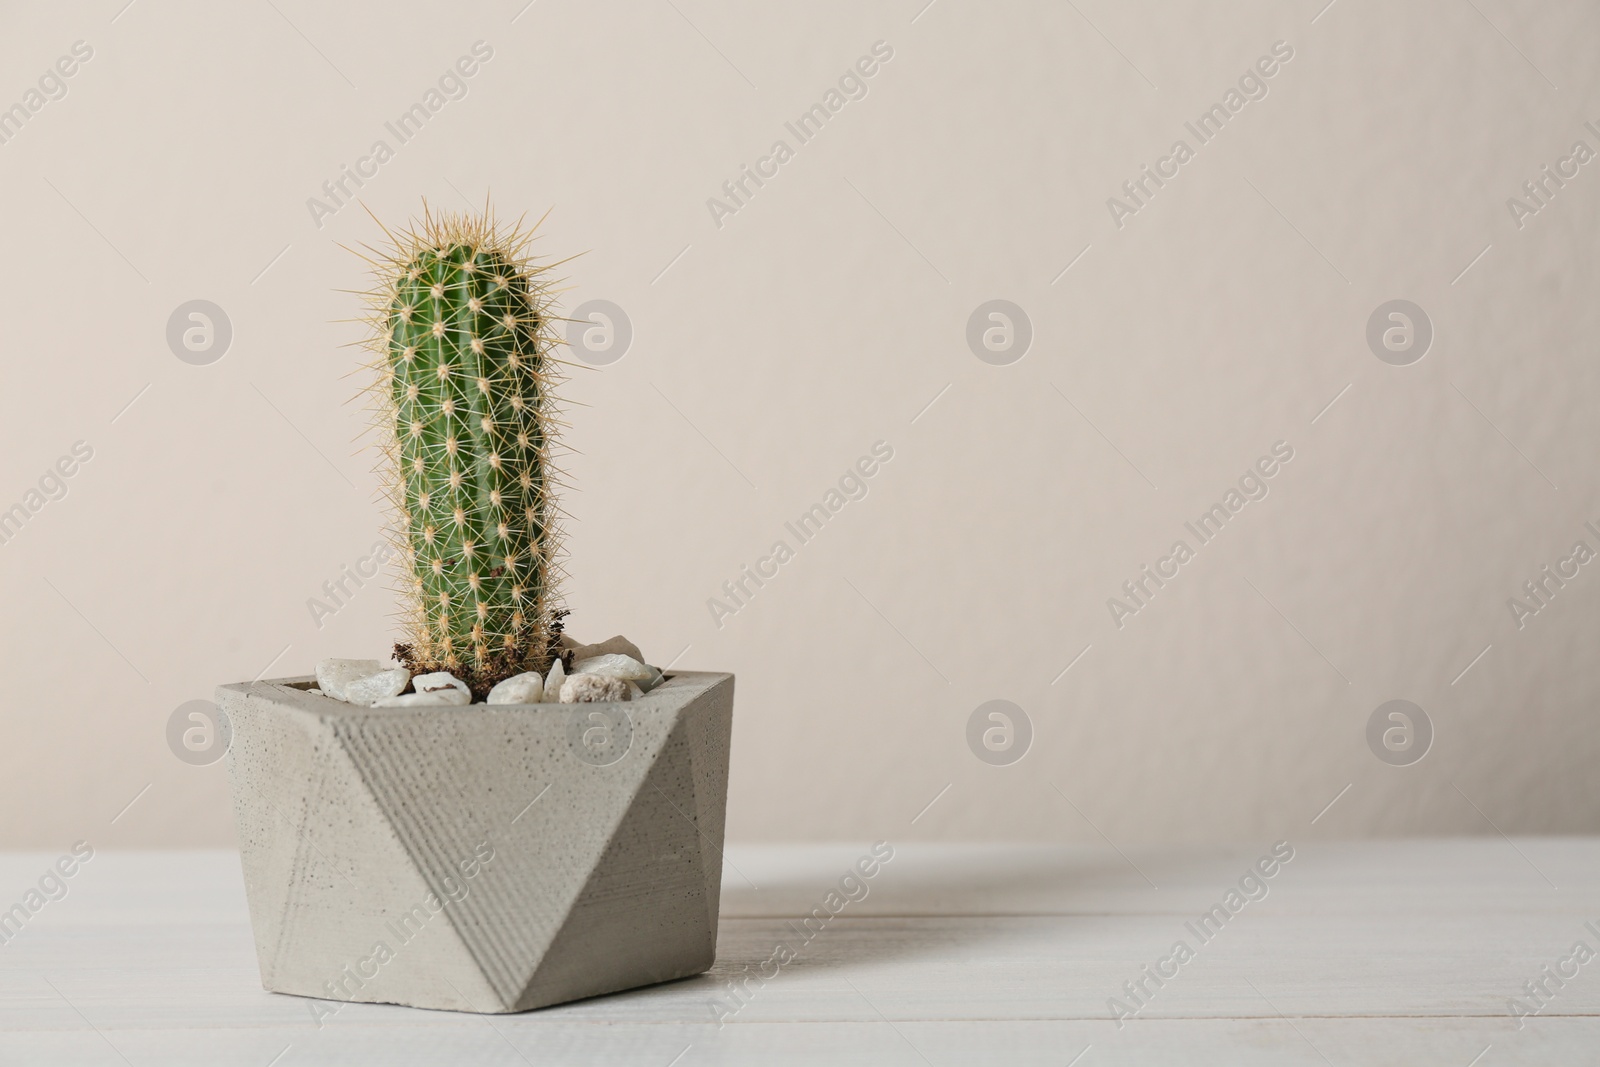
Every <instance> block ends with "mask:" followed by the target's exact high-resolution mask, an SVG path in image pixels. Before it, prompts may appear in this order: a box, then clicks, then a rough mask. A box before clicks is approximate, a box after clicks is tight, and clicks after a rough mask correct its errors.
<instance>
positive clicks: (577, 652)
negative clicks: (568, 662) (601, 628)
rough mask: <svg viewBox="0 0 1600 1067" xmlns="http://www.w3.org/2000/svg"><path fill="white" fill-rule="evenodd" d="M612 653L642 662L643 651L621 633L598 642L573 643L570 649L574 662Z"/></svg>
mask: <svg viewBox="0 0 1600 1067" xmlns="http://www.w3.org/2000/svg"><path fill="white" fill-rule="evenodd" d="M563 636H564V635H563ZM613 654H614V655H621V656H627V657H628V658H629V659H634V660H638V661H639V662H640V663H643V662H644V653H643V652H640V651H639V646H638V645H636V644H634V643H633V642H632V641H629V640H628V639H627V638H626V637H623V636H622V635H621V634H618V635H617V636H615V637H608V638H606V639H605V640H604V641H601V642H599V643H598V644H593V645H574V646H573V649H572V662H574V663H576V662H578V661H579V660H581V659H593V658H594V657H596V656H606V655H613Z"/></svg>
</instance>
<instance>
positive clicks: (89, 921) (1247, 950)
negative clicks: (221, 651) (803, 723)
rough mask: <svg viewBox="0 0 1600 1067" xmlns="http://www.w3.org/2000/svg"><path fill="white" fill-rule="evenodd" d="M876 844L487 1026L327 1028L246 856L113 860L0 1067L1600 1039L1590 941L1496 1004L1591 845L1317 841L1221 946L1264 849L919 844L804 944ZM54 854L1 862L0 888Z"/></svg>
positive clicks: (78, 897) (44, 950)
mask: <svg viewBox="0 0 1600 1067" xmlns="http://www.w3.org/2000/svg"><path fill="white" fill-rule="evenodd" d="M864 851H865V845H840V846H831V845H815V846H813V845H805V846H743V847H739V846H731V847H730V848H729V856H728V859H729V864H728V867H727V870H726V877H725V893H726V899H725V906H724V917H723V921H722V928H721V941H720V945H719V952H718V961H717V964H716V966H715V968H714V969H713V971H712V972H711V973H709V974H707V975H704V976H701V977H698V978H694V979H688V980H685V981H682V982H676V983H670V984H668V985H664V986H659V987H655V988H652V989H647V990H637V991H633V992H630V993H625V994H619V995H616V996H611V997H603V998H597V999H595V1000H591V1001H584V1002H581V1003H578V1004H572V1005H565V1006H561V1007H557V1008H552V1009H548V1010H545V1011H541V1012H535V1013H531V1014H527V1015H521V1016H510V1017H507V1016H501V1017H495V1018H493V1019H485V1018H481V1017H473V1016H464V1015H457V1014H453V1013H448V1012H427V1011H416V1010H411V1009H405V1008H396V1007H388V1006H381V1005H351V1006H348V1007H345V1008H343V1009H342V1010H340V1011H339V1013H338V1014H337V1015H336V1016H334V1017H332V1018H328V1019H325V1020H324V1021H323V1022H322V1024H321V1025H320V1026H319V1025H318V1021H317V1018H316V1015H315V1014H314V1013H313V1011H312V1007H313V1005H316V1004H317V1003H318V1002H314V1001H309V1000H305V999H301V998H295V997H285V996H277V995H273V994H268V993H265V992H263V991H262V990H261V988H260V985H259V982H258V980H257V975H256V968H255V960H254V955H253V942H252V941H251V938H250V934H249V927H248V920H247V916H246V914H245V908H244V896H243V886H242V884H241V881H240V873H239V866H238V860H237V857H236V856H235V855H234V854H232V853H227V852H209V853H165V854H162V853H120V854H119V853H110V852H108V853H102V854H99V855H97V856H96V857H95V859H94V860H93V861H92V862H91V863H89V864H88V865H86V866H85V867H84V869H83V870H82V871H81V872H79V874H78V875H76V876H75V877H74V878H73V879H72V880H71V882H70V883H69V888H70V891H69V893H68V895H67V896H66V897H65V898H64V899H61V900H56V901H52V902H50V903H49V904H47V905H45V907H44V908H43V909H42V910H40V912H39V913H38V914H37V915H35V916H34V917H33V918H32V919H31V920H30V922H29V923H28V925H27V926H26V927H25V928H24V929H23V931H22V932H21V934H19V935H18V936H16V937H14V938H12V939H11V940H10V941H9V942H8V943H6V944H4V945H0V1063H3V1064H12V1063H48V1064H52V1065H53V1064H75V1063H83V1064H117V1063H124V1062H127V1063H133V1064H136V1065H138V1064H144V1063H150V1064H158V1063H159V1064H187V1063H196V1064H200V1063H205V1064H220V1063H241V1064H255V1065H258V1067H266V1065H267V1064H268V1063H269V1062H270V1061H271V1060H272V1059H273V1057H274V1056H278V1055H279V1054H280V1053H282V1056H281V1058H280V1059H279V1060H278V1061H277V1064H276V1067H296V1065H297V1064H320V1063H366V1062H372V1063H380V1062H381V1063H383V1064H385V1065H386V1067H395V1065H405V1064H413V1063H419V1064H420V1063H456V1062H473V1063H500V1062H504V1063H510V1064H519V1063H523V1062H525V1061H524V1059H523V1057H527V1060H529V1061H532V1062H535V1063H539V1064H544V1063H552V1062H555V1063H560V1062H573V1063H592V1064H607V1063H659V1064H661V1065H662V1067H666V1065H667V1064H668V1063H669V1062H670V1061H672V1059H673V1057H675V1056H677V1055H678V1054H679V1053H680V1052H682V1053H683V1055H682V1058H681V1060H680V1061H679V1064H680V1065H681V1067H692V1065H694V1064H701V1063H764V1064H765V1063H777V1064H784V1063H800V1062H830V1063H902V1062H903V1063H913V1064H915V1063H933V1064H945V1063H971V1062H986V1061H987V1062H1001V1061H1003V1062H1008V1063H1035V1062H1037V1063H1051V1064H1055V1065H1058V1067H1059V1065H1063V1064H1066V1063H1067V1062H1068V1061H1069V1060H1071V1059H1072V1057H1074V1056H1076V1055H1078V1054H1079V1053H1080V1052H1083V1056H1082V1059H1081V1060H1080V1061H1079V1063H1080V1064H1081V1067H1090V1065H1092V1064H1103V1063H1130V1064H1131V1063H1177V1062H1182V1063H1212V1062H1215V1063H1219V1064H1220V1063H1228V1064H1247V1063H1302V1062H1303V1063H1319V1064H1321V1063H1335V1064H1343V1063H1352V1064H1354V1063H1363V1064H1365V1063H1385V1062H1393V1063H1406V1064H1419V1063H1449V1064H1456V1065H1458V1067H1467V1064H1468V1063H1469V1062H1470V1061H1472V1059H1473V1057H1474V1056H1477V1055H1479V1053H1480V1052H1483V1050H1484V1049H1485V1048H1489V1051H1488V1052H1486V1053H1483V1058H1482V1059H1481V1060H1480V1061H1479V1064H1480V1067H1493V1065H1495V1064H1505V1063H1530V1064H1531V1063H1553V1062H1586V1060H1584V1059H1581V1058H1578V1057H1579V1056H1580V1055H1583V1056H1588V1057H1589V1059H1595V1058H1600V960H1596V961H1595V962H1593V963H1590V964H1588V965H1586V966H1584V967H1583V968H1582V969H1581V970H1580V971H1579V973H1578V974H1577V976H1575V977H1572V978H1571V979H1569V980H1567V981H1566V982H1565V984H1564V985H1563V986H1562V987H1561V988H1560V989H1559V990H1555V991H1554V995H1553V996H1552V997H1551V998H1550V1002H1549V1005H1548V1007H1547V1008H1546V1009H1545V1010H1544V1011H1543V1013H1542V1014H1541V1016H1540V1017H1538V1018H1533V1019H1529V1020H1527V1021H1526V1022H1525V1024H1524V1025H1523V1026H1522V1027H1521V1028H1520V1029H1519V1028H1518V1026H1517V1023H1516V1021H1515V1020H1513V1019H1512V1018H1511V1016H1510V1015H1509V1014H1508V1013H1507V999H1508V998H1509V997H1512V996H1516V995H1524V996H1525V994H1524V993H1523V989H1522V986H1523V983H1524V982H1525V981H1527V980H1530V979H1538V978H1539V977H1540V970H1541V968H1543V967H1545V966H1546V965H1550V966H1555V964H1556V961H1557V960H1558V958H1559V957H1561V956H1562V955H1564V954H1565V953H1566V952H1567V951H1568V950H1569V948H1570V947H1571V945H1572V944H1573V942H1575V941H1577V940H1579V939H1584V940H1586V941H1587V942H1588V943H1589V944H1590V945H1591V947H1593V948H1595V949H1596V950H1597V951H1600V935H1596V934H1595V933H1593V932H1591V931H1590V930H1589V929H1588V928H1587V927H1586V926H1585V923H1586V922H1589V921H1592V922H1594V924H1595V927H1596V928H1597V929H1600V841H1596V840H1595V839H1587V838H1567V839H1560V838H1549V839H1518V840H1517V841H1515V842H1514V843H1510V842H1507V841H1505V840H1502V839H1500V838H1479V839H1467V840H1443V841H1396V842H1372V843H1345V844H1327V843H1318V844H1314V845H1305V846H1299V847H1297V848H1296V853H1295V857H1294V859H1293V860H1292V861H1290V862H1289V863H1288V864H1287V865H1286V866H1283V868H1282V869H1281V870H1280V871H1278V873H1276V874H1275V875H1274V876H1273V877H1272V878H1271V879H1270V880H1268V881H1267V882H1266V884H1267V887H1268V891H1267V893H1266V896H1265V897H1264V898H1263V899H1260V900H1258V901H1252V902H1250V903H1247V904H1245V905H1244V907H1243V908H1242V909H1241V910H1240V911H1239V913H1238V914H1236V915H1233V916H1232V917H1231V918H1230V919H1229V920H1228V921H1227V923H1226V924H1225V925H1223V927H1222V928H1221V930H1220V932H1218V933H1216V934H1215V936H1214V937H1212V938H1211V939H1210V940H1209V941H1208V942H1201V940H1200V939H1199V938H1197V937H1196V936H1195V935H1194V933H1193V927H1192V925H1191V924H1193V922H1194V921H1195V918H1196V916H1198V915H1199V914H1200V913H1201V912H1202V911H1204V910H1205V909H1206V908H1208V907H1209V906H1210V905H1211V904H1213V903H1216V902H1217V901H1219V900H1221V899H1222V898H1223V895H1224V894H1225V893H1226V891H1227V890H1228V888H1229V887H1230V886H1235V885H1237V883H1238V879H1239V877H1240V875H1241V873H1242V872H1244V871H1246V870H1247V869H1248V868H1249V865H1250V864H1251V863H1252V862H1253V861H1254V859H1255V858H1256V857H1257V856H1258V855H1259V854H1260V853H1261V852H1262V851H1263V850H1262V849H1243V850H1231V849H1190V850H1171V849H1168V850H1155V849H1147V850H1129V851H1128V855H1127V857H1126V858H1124V857H1122V856H1119V855H1118V854H1117V853H1116V852H1114V851H1112V850H1110V849H1104V850H1099V849H1089V848H1077V847H1073V848H1058V847H1051V846H1001V845H984V846H950V845H903V846H899V847H898V848H897V850H896V855H895V858H894V860H892V861H891V862H890V863H889V864H888V865H886V866H885V867H883V869H882V870H881V871H880V872H878V873H877V875H876V876H875V877H873V878H872V879H870V880H867V881H866V882H865V885H866V888H867V893H866V896H865V897H864V898H863V899H860V900H857V901H853V902H851V903H850V904H848V905H847V906H846V907H845V909H844V911H843V912H841V913H840V914H839V915H838V916H837V917H835V918H833V919H831V920H830V921H829V922H828V923H827V924H826V925H825V926H824V927H823V928H822V929H821V932H819V933H817V934H815V935H814V936H812V937H810V939H809V940H806V939H805V938H804V933H803V928H801V927H797V926H796V925H795V923H796V921H797V920H798V919H799V918H800V917H801V916H803V915H805V914H807V913H809V912H810V911H811V909H812V908H813V907H816V906H818V905H819V904H820V903H821V902H822V900H823V899H824V896H825V894H826V893H827V892H828V891H829V889H830V887H837V885H838V881H839V878H840V877H841V875H843V874H844V873H845V872H846V871H848V870H849V869H850V868H851V866H852V864H853V863H854V861H855V859H856V857H858V856H860V855H861V854H862V853H863V852H864ZM53 859H54V856H43V855H39V854H10V855H4V856H0V901H4V900H6V899H7V898H8V897H9V898H11V899H18V898H20V895H21V894H22V893H23V892H25V891H26V889H27V887H28V886H29V885H30V884H34V883H36V882H37V879H38V877H39V875H40V873H41V872H42V871H43V870H44V869H45V868H46V867H47V865H48V864H49V863H50V862H51V861H52V860H53ZM1141 872H1142V873H1141ZM1146 878H1148V879H1149V881H1146ZM1152 882H1153V883H1154V886H1155V887H1152V885H1151V883H1152ZM756 887H759V888H756ZM856 892H857V894H858V895H859V890H857V891H856ZM1180 938H1181V939H1185V940H1186V941H1188V942H1189V943H1190V944H1191V946H1192V947H1193V948H1194V949H1195V954H1194V958H1193V959H1192V960H1190V961H1189V962H1187V963H1185V964H1184V965H1183V966H1182V967H1181V968H1180V969H1179V971H1178V973H1177V975H1176V976H1175V977H1172V978H1170V979H1167V980H1166V981H1165V984H1163V985H1162V986H1160V987H1159V988H1156V987H1154V986H1153V984H1152V983H1151V982H1150V980H1148V979H1146V980H1145V981H1146V994H1147V995H1146V997H1145V999H1146V1000H1147V1003H1146V1004H1145V1005H1143V1006H1142V1007H1141V1008H1140V1010H1139V1011H1138V1013H1137V1015H1136V1016H1135V1017H1133V1018H1131V1019H1130V1020H1128V1021H1127V1022H1126V1023H1125V1025H1123V1026H1122V1027H1121V1028H1119V1027H1118V1026H1117V1025H1116V1024H1115V1022H1114V1021H1113V1019H1112V1014H1111V1012H1110V1010H1109V1009H1108V1007H1107V1000H1108V998H1112V997H1118V998H1120V999H1122V1000H1123V1001H1124V1003H1127V1004H1128V1005H1129V1006H1130V1008H1131V1007H1132V1006H1134V1003H1135V1002H1133V1001H1132V998H1131V997H1130V996H1129V995H1128V994H1126V993H1125V992H1124V990H1123V983H1124V982H1128V981H1133V980H1138V979H1139V978H1140V976H1141V974H1142V968H1143V967H1144V965H1146V964H1154V962H1155V961H1156V960H1157V959H1158V958H1160V957H1161V956H1162V955H1164V954H1165V953H1166V952H1167V951H1168V949H1169V948H1170V947H1171V945H1172V943H1173V942H1174V941H1175V940H1177V939H1180ZM779 941H786V942H787V943H789V944H790V945H791V946H792V947H794V948H796V949H797V950H798V952H799V955H798V958H796V959H795V960H794V961H793V962H792V963H790V964H788V965H787V966H785V967H784V968H783V969H782V970H781V971H780V972H779V973H778V975H777V976H776V977H775V978H773V979H772V980H770V981H767V982H765V983H764V984H761V985H760V986H759V988H757V987H756V986H755V985H754V984H750V985H748V986H747V987H746V989H747V993H746V1000H747V1003H744V1004H742V1005H741V1004H738V1002H737V1001H735V1000H733V999H732V997H731V996H730V994H729V991H728V983H729V982H730V981H731V980H736V979H738V978H739V977H740V976H741V975H746V974H749V973H752V972H753V971H755V970H756V969H757V968H759V965H760V964H761V963H762V961H764V960H766V959H767V958H768V957H769V956H770V955H771V953H772V949H773V947H774V945H775V944H777V943H778V942H779ZM719 1002H720V1005H721V1006H720V1007H718V1004H719ZM735 1005H737V1010H736V1011H735V1010H733V1006H735ZM719 1019H720V1020H721V1023H722V1025H720V1026H719V1025H718V1020H719ZM1491 1046H1492V1047H1491ZM286 1047H287V1049H288V1051H286V1052H285V1051H284V1050H285V1048H286ZM686 1047H687V1049H688V1051H686V1052H685V1051H684V1050H685V1048H686ZM1086 1047H1088V1051H1087V1052H1084V1051H1083V1050H1084V1049H1085V1048H1086ZM124 1058H125V1059H124Z"/></svg>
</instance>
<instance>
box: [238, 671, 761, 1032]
mask: <svg viewBox="0 0 1600 1067" xmlns="http://www.w3.org/2000/svg"><path fill="white" fill-rule="evenodd" d="M312 681H313V680H312V679H310V678H291V679H282V680H279V681H272V682H257V683H247V684H241V685H227V686H222V687H220V688H219V689H218V691H217V696H218V701H219V703H220V704H222V706H223V709H224V711H225V713H226V714H227V715H228V717H229V721H230V723H231V725H232V729H233V741H232V745H231V747H230V749H229V752H228V757H227V763H228V774H229V777H230V780H231V782H232V787H233V800H234V818H235V821H236V825H237V830H238V836H239V846H240V853H241V857H242V859H243V864H244V873H245V882H246V886H247V891H248V895H249V901H250V919H251V925H252V927H253V929H254V932H255V938H256V950H257V954H258V957H259V960H260V964H261V980H262V984H263V985H264V986H265V987H266V988H267V989H270V990H274V991H277V992H282V993H296V994H299V995H302V996H308V997H320V998H326V999H329V1000H336V1001H351V1000H353V1001H362V1002H379V1003H393V1004H408V1005H412V1006H415V1007H426V1008H446V1009H451V1010H456V1011H477V1012H510V1011H523V1010H526V1009H529V1008H536V1007H540V1006H543V1005H547V1004H555V1003H559V1002H562V1001H567V1000H573V999H576V998H579V997H586V996H592V995H595V994H598V993H607V992H613V991H616V990H619V989H626V988H630V987H633V986H639V985H646V984H649V983H653V982H662V981H666V980H668V979H673V978H682V977H685V976H687V975H692V974H698V973H700V972H701V971H704V970H706V969H707V968H708V967H710V966H711V963H712V961H713V959H714V957H715V954H716V931H717V906H718V899H719V892H720V877H721V870H722V856H721V850H722V840H723V825H724V814H725V813H724V808H725V803H726V796H727V781H728V777H727V776H728V744H729V737H730V731H731V727H732V715H733V676H732V675H728V674H703V673H687V672H679V673H675V674H672V675H670V676H669V678H668V680H667V681H666V682H665V683H663V684H662V685H661V686H660V687H659V688H657V689H656V690H654V691H653V692H651V693H650V694H648V695H646V696H645V697H643V698H642V699H640V700H637V701H632V702H629V703H626V704H590V705H581V706H580V705H548V704H535V705H473V706H471V707H468V708H452V707H427V708H398V709H396V708H371V709H369V708H357V707H352V706H350V705H347V704H341V703H339V702H337V701H333V700H330V699H328V698H326V697H322V696H319V695H313V694H310V693H306V692H304V689H305V688H306V687H307V686H308V685H310V684H312ZM335 1007H336V1006H335Z"/></svg>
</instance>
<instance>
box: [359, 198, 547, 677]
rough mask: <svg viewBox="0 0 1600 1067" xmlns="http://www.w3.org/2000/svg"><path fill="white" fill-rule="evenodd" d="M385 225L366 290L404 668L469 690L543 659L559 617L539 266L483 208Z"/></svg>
mask: <svg viewBox="0 0 1600 1067" xmlns="http://www.w3.org/2000/svg"><path fill="white" fill-rule="evenodd" d="M386 232H388V233H389V236H390V238H391V239H392V241H393V245H392V247H391V248H388V249H386V250H384V251H383V252H381V253H379V254H378V258H377V259H375V260H372V262H374V266H375V274H376V275H377V279H378V285H377V287H376V288H375V289H374V290H373V291H372V292H371V293H369V294H368V297H369V301H370V305H371V310H372V312H373V315H372V319H373V322H374V326H375V327H376V330H375V339H374V348H376V349H377V351H378V353H379V357H380V358H379V359H378V360H377V361H376V366H375V369H376V370H377V371H378V382H377V386H376V388H375V390H374V392H375V394H376V396H377V399H378V400H379V406H380V410H381V413H382V415H381V419H380V426H379V432H380V434H381V436H382V438H383V440H384V446H385V447H384V452H385V455H386V458H387V462H386V463H385V465H384V466H385V468H386V472H387V475H388V477H387V485H386V489H387V492H388V496H389V499H390V504H391V506H392V508H393V512H394V520H393V524H392V525H393V527H394V530H393V532H394V535H395V539H396V542H397V545H396V547H397V548H398V549H399V553H400V557H401V559H402V560H403V562H404V566H405V568H406V579H405V587H404V588H403V589H402V593H403V595H404V599H405V601H406V611H405V615H406V624H407V638H408V639H407V640H406V641H405V642H402V643H400V644H398V645H397V646H396V652H397V655H399V656H400V657H401V659H402V662H404V664H405V665H406V666H407V667H410V668H411V669H412V671H414V672H422V671H436V670H444V671H450V672H451V673H453V674H455V675H456V676H457V677H459V678H461V679H462V680H464V681H465V682H467V684H468V685H469V686H471V687H472V690H473V692H474V694H475V695H477V696H478V697H479V698H481V697H482V696H483V695H484V694H485V693H486V692H487V691H488V689H489V688H490V687H491V686H493V685H494V684H495V683H496V682H498V681H500V680H501V679H504V678H508V677H510V676H511V675H513V674H517V673H519V672H521V671H524V670H539V671H543V670H546V669H547V668H548V667H549V664H550V658H551V656H552V654H553V652H554V647H555V643H556V637H557V634H558V633H559V630H560V623H559V619H560V615H561V614H562V613H561V612H559V610H558V608H557V604H558V598H557V595H556V590H555V588H554V585H555V580H556V578H557V577H558V575H559V568H558V566H557V555H558V545H559V525H558V519H559V514H558V512H557V509H556V507H555V502H554V497H553V489H554V487H555V474H554V472H553V470H552V469H551V466H550V460H551V454H552V445H553V443H554V442H553V435H554V430H555V420H554V418H553V403H552V397H551V389H552V386H553V385H554V384H555V383H556V381H557V380H558V378H559V373H558V371H557V367H556V361H555V360H554V359H553V357H552V351H553V349H554V346H555V344H556V343H557V342H556V340H555V338H554V336H553V334H552V333H551V332H550V329H549V323H550V306H551V297H550V290H549V286H548V284H547V283H546V282H545V281H544V280H543V277H542V276H543V275H544V273H545V272H546V271H547V270H548V268H547V267H542V266H537V265H534V264H533V263H532V261H531V259H530V257H529V255H528V250H527V249H528V243H529V241H530V240H531V236H532V235H531V233H529V232H523V231H522V230H521V229H520V228H519V227H509V228H502V227H501V226H499V225H498V224H497V223H496V222H495V220H494V218H493V217H492V216H491V215H490V214H489V213H488V212H487V210H486V211H485V212H484V214H482V215H475V216H458V215H442V216H435V215H433V214H432V213H431V212H426V211H425V214H424V218H423V221H422V223H421V224H420V226H417V227H414V228H413V229H412V230H409V231H404V232H401V233H399V234H396V233H394V232H392V231H386Z"/></svg>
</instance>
